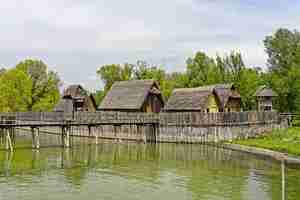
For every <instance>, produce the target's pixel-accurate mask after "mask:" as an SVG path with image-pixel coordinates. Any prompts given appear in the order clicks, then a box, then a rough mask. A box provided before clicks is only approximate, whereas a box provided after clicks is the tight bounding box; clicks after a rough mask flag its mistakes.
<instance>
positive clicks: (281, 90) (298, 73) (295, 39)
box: [264, 29, 300, 112]
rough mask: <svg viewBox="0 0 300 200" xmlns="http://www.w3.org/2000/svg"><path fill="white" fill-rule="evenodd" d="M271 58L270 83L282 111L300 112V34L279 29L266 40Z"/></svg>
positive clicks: (269, 60)
mask: <svg viewBox="0 0 300 200" xmlns="http://www.w3.org/2000/svg"><path fill="white" fill-rule="evenodd" d="M264 43H265V48H266V52H267V54H268V56H269V58H268V65H269V76H268V82H269V83H270V85H272V87H273V88H274V90H276V92H277V93H278V96H279V98H278V109H279V110H280V111H290V112H299V111H300V104H299V103H300V33H299V32H298V31H293V32H292V31H290V30H288V29H279V30H278V31H276V33H275V34H274V35H272V36H267V37H266V39H265V40H264Z"/></svg>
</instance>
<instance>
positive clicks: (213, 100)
mask: <svg viewBox="0 0 300 200" xmlns="http://www.w3.org/2000/svg"><path fill="white" fill-rule="evenodd" d="M219 107H220V100H219V99H218V96H217V94H216V93H215V91H214V90H213V87H198V88H181V89H175V90H174V91H173V93H172V95H171V97H170V98H169V100H168V102H167V103H166V106H165V108H164V111H165V112H218V111H219Z"/></svg>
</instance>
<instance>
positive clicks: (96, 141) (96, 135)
mask: <svg viewBox="0 0 300 200" xmlns="http://www.w3.org/2000/svg"><path fill="white" fill-rule="evenodd" d="M95 129H96V130H97V131H96V130H94V134H95V144H98V134H99V130H100V129H99V128H98V127H95Z"/></svg>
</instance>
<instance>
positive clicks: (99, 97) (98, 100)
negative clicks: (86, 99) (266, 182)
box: [94, 90, 105, 107]
mask: <svg viewBox="0 0 300 200" xmlns="http://www.w3.org/2000/svg"><path fill="white" fill-rule="evenodd" d="M104 96H105V93H104V91H103V90H98V91H96V93H95V94H94V97H95V101H96V105H97V107H98V106H99V105H100V103H101V101H102V99H103V98H104Z"/></svg>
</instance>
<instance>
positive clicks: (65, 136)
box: [62, 127, 70, 148]
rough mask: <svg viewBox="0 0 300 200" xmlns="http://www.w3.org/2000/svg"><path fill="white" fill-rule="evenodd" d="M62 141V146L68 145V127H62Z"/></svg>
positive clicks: (67, 146) (66, 146)
mask: <svg viewBox="0 0 300 200" xmlns="http://www.w3.org/2000/svg"><path fill="white" fill-rule="evenodd" d="M62 143H63V147H65V148H69V147H70V127H63V128H62Z"/></svg>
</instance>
